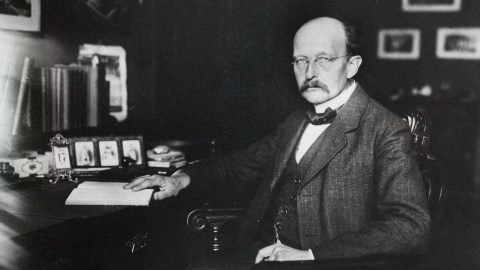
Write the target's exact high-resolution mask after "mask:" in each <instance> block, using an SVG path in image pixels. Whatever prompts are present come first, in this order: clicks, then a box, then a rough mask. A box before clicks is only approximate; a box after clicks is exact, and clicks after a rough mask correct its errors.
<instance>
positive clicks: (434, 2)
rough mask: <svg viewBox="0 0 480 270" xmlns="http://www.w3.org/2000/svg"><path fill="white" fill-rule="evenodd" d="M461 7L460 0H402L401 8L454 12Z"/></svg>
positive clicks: (418, 10)
mask: <svg viewBox="0 0 480 270" xmlns="http://www.w3.org/2000/svg"><path fill="white" fill-rule="evenodd" d="M461 7H462V0H402V9H403V10H404V11H408V12H454V11H459V10H460V9H461Z"/></svg>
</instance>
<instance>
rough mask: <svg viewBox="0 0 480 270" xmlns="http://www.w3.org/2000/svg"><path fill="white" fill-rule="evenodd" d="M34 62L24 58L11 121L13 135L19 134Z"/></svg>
mask: <svg viewBox="0 0 480 270" xmlns="http://www.w3.org/2000/svg"><path fill="white" fill-rule="evenodd" d="M34 63H35V61H34V60H33V59H31V58H29V57H26V58H25V60H24V62H23V70H22V76H21V77H20V87H19V90H18V98H17V106H16V108H15V118H14V120H13V132H12V134H13V135H17V134H18V133H19V132H20V124H21V123H20V119H21V118H22V114H23V115H24V114H25V99H26V96H27V95H28V91H29V89H30V86H31V81H32V73H33V65H34Z"/></svg>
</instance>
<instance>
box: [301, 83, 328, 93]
mask: <svg viewBox="0 0 480 270" xmlns="http://www.w3.org/2000/svg"><path fill="white" fill-rule="evenodd" d="M308 88H320V89H323V90H328V86H327V85H326V84H324V83H322V82H320V81H309V82H306V83H303V85H302V86H301V87H300V92H303V91H305V90H307V89H308Z"/></svg>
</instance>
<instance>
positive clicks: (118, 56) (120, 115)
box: [79, 44, 128, 122]
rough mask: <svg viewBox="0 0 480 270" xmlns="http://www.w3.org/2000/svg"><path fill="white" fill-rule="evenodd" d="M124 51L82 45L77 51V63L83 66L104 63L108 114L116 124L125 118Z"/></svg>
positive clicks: (126, 108)
mask: <svg viewBox="0 0 480 270" xmlns="http://www.w3.org/2000/svg"><path fill="white" fill-rule="evenodd" d="M126 55H127V53H126V51H125V49H124V48H123V47H121V46H105V45H95V44H83V45H81V46H80V49H79V61H80V62H81V63H82V64H84V65H96V64H98V62H101V63H104V64H105V67H106V74H105V78H106V80H107V81H108V82H109V84H110V91H109V97H110V100H109V104H110V108H109V113H110V115H111V116H113V117H115V118H116V119H117V121H118V122H122V121H124V120H125V119H126V118H127V115H128V106H127V104H128V103H127V98H128V94H127V60H126V58H127V57H126Z"/></svg>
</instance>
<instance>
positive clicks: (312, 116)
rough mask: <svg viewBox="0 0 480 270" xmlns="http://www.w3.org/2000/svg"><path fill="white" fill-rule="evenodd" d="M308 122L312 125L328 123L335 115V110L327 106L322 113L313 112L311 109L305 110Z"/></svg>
mask: <svg viewBox="0 0 480 270" xmlns="http://www.w3.org/2000/svg"><path fill="white" fill-rule="evenodd" d="M305 115H306V117H307V120H308V122H310V123H311V124H312V125H316V126H318V125H324V124H330V123H332V122H333V119H335V116H337V111H336V110H332V109H331V108H327V109H326V110H325V112H324V113H314V112H313V111H312V110H311V109H310V110H307V111H306V112H305Z"/></svg>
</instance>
